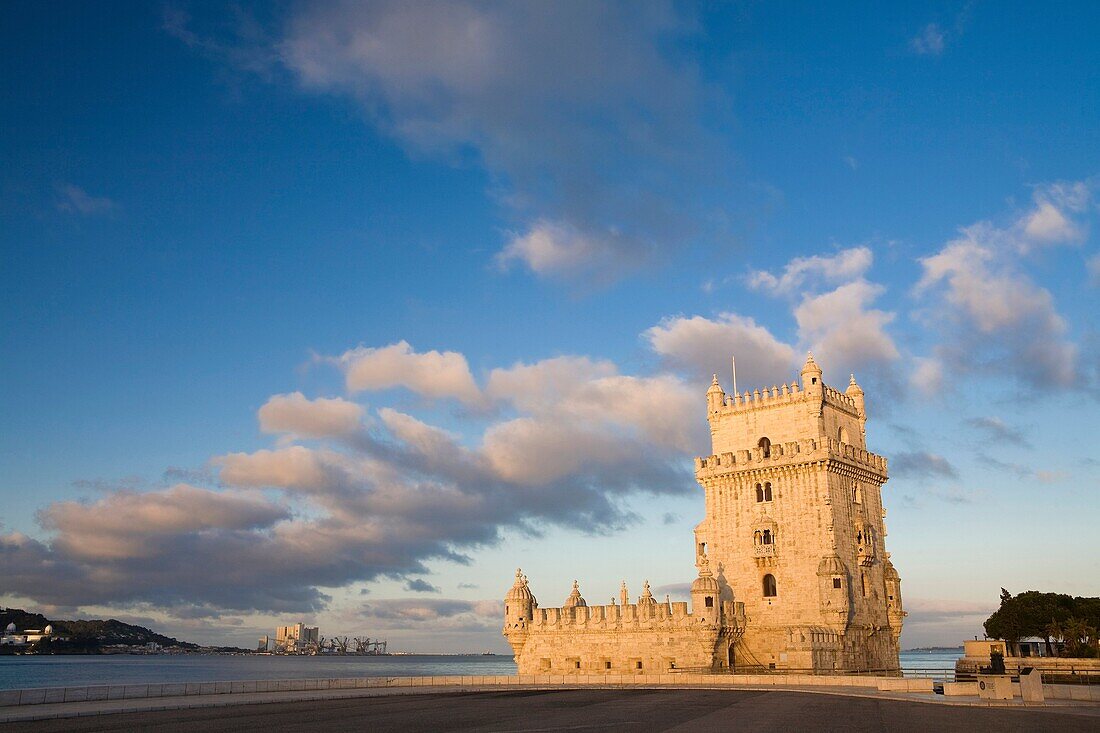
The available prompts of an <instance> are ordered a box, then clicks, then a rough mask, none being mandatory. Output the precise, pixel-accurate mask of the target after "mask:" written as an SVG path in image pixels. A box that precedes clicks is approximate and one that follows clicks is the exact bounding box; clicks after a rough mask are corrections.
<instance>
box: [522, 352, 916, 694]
mask: <svg viewBox="0 0 1100 733" xmlns="http://www.w3.org/2000/svg"><path fill="white" fill-rule="evenodd" d="M801 377H802V379H801V384H799V382H797V381H794V382H791V383H790V384H789V385H788V384H784V385H782V386H781V387H778V386H773V387H771V388H770V389H769V388H764V389H763V390H759V389H758V390H754V391H753V392H751V393H750V392H745V393H744V394H743V395H740V394H736V393H735V394H733V395H729V396H727V395H726V394H725V392H724V391H723V390H722V387H721V385H719V383H718V378H717V376H716V377H715V378H714V381H713V382H712V383H711V385H710V389H708V390H707V394H706V402H707V420H708V422H709V424H710V430H711V454H710V455H709V456H705V457H700V458H696V459H695V469H696V471H695V475H696V479H697V480H698V482H699V484H700V485H701V486H702V487H703V491H704V505H705V508H706V517H705V519H704V520H703V521H702V522H701V523H700V524H699V525H698V526H697V527H696V528H695V550H696V566H697V568H698V577H697V578H696V579H695V582H694V583H693V584H692V587H691V609H690V611H689V609H688V604H687V603H682V602H681V603H670V602H668V601H667V600H666V601H665V602H659V601H657V600H656V599H654V598H653V596H652V594H651V593H650V590H649V585H648V583H647V584H646V586H645V589H644V592H643V594H642V596H641V597H640V598H639V599H638V600H637V602H636V603H630V599H629V595H628V593H627V589H626V584H625V583H624V584H623V588H622V590H621V592H620V603H619V604H615V603H614V602H612V604H611V605H607V606H588V604H587V603H586V602H585V600H584V598H582V597H581V594H580V589H579V585H578V583H576V582H574V583H573V591H572V593H570V595H569V597H568V599H567V600H566V602H565V604H564V605H563V606H562V607H560V608H540V607H539V605H538V602H537V601H536V599H535V597H534V595H533V594H532V593H531V590H530V588H529V586H528V583H527V578H526V577H525V576H524V575H523V573H522V571H518V570H517V571H516V579H515V582H514V584H513V586H512V588H511V589H510V590H509V591H508V594H507V596H506V597H505V601H504V603H505V613H504V617H505V623H504V630H503V633H504V636H505V637H507V639H508V641H509V643H510V644H511V645H512V649H513V651H514V653H515V659H516V664H517V665H518V668H519V673H520V674H554V675H592V674H597V675H610V674H615V675H642V674H655V673H656V674H664V673H667V672H669V671H670V670H685V669H691V670H693V671H737V672H751V671H754V670H757V671H763V670H769V672H770V670H788V671H792V672H794V671H805V672H814V673H822V672H828V673H833V674H843V673H845V672H848V671H874V672H878V673H880V674H887V675H896V674H899V662H898V638H899V636H900V635H901V626H902V621H903V619H904V617H905V611H904V610H903V608H902V603H901V579H900V577H899V575H898V572H897V570H895V569H894V566H893V565H892V564H891V562H890V555H889V553H887V552H886V545H885V537H886V527H885V524H884V521H883V520H884V518H885V516H886V510H885V509H884V507H883V503H882V486H883V484H884V483H886V479H887V465H886V459H885V458H883V457H882V456H878V455H875V454H874V453H870V452H868V451H867V446H866V431H867V411H866V405H865V400H864V394H863V390H862V389H861V388H860V387H859V385H858V384H856V381H855V377H854V376H853V377H852V378H851V380H850V382H849V385H848V388H847V389H846V390H845V391H844V392H840V391H839V390H836V389H833V388H832V387H828V386H826V385H825V384H824V382H823V381H822V372H821V368H820V367H818V365H817V364H816V363H815V362H814V359H813V356H812V355H811V356H809V357H807V359H806V364H805V365H804V366H803V368H802V373H801Z"/></svg>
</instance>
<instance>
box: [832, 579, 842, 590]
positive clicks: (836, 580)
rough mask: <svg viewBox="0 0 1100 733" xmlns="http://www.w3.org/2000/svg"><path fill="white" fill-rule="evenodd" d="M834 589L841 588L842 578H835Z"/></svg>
mask: <svg viewBox="0 0 1100 733" xmlns="http://www.w3.org/2000/svg"><path fill="white" fill-rule="evenodd" d="M833 587H834V588H839V587H840V578H833Z"/></svg>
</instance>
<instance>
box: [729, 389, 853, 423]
mask: <svg viewBox="0 0 1100 733" xmlns="http://www.w3.org/2000/svg"><path fill="white" fill-rule="evenodd" d="M821 386H822V398H823V399H824V402H825V404H828V405H832V406H833V407H838V408H840V409H841V410H844V411H845V412H848V413H851V414H852V415H854V416H858V415H859V407H858V405H857V404H856V401H855V400H854V399H852V398H851V397H849V396H848V395H846V394H845V393H843V392H841V391H840V390H838V389H835V388H833V387H830V386H828V385H824V384H823V385H821ZM812 399H816V395H814V394H812V393H809V392H806V391H805V390H803V389H801V388H800V387H799V386H798V382H791V383H790V384H783V385H778V386H777V385H774V384H773V385H772V386H771V387H766V386H765V387H764V388H763V389H754V390H752V391H751V392H750V391H748V390H746V391H745V392H744V393H743V394H738V393H737V392H734V393H732V394H728V395H725V397H724V398H723V400H722V406H721V408H720V410H719V415H720V416H725V415H733V414H736V413H742V412H752V411H753V410H759V409H764V408H771V407H777V406H780V405H790V404H803V403H806V402H808V401H810V400H812Z"/></svg>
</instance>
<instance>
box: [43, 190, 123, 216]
mask: <svg viewBox="0 0 1100 733" xmlns="http://www.w3.org/2000/svg"><path fill="white" fill-rule="evenodd" d="M57 191H58V194H59V195H60V196H61V200H60V201H58V202H57V208H58V209H60V210H61V211H65V212H68V213H70V214H82V215H84V216H95V215H97V214H109V213H111V212H112V211H114V210H115V209H117V208H118V204H116V203H115V202H114V201H112V200H111V199H109V198H107V197H106V196H92V195H91V194H89V193H88V192H87V191H85V190H84V189H83V188H80V187H79V186H74V185H72V184H71V183H67V184H65V185H63V186H58V189H57Z"/></svg>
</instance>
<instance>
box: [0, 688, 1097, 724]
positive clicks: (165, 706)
mask: <svg viewBox="0 0 1100 733" xmlns="http://www.w3.org/2000/svg"><path fill="white" fill-rule="evenodd" d="M578 689H585V690H587V689H623V690H637V689H645V690H688V689H690V690H700V689H706V690H734V691H735V690H741V691H744V690H753V691H764V692H800V693H807V694H817V695H833V696H841V697H859V698H867V699H874V700H895V701H904V702H918V703H925V704H930V705H943V706H954V707H966V708H976V707H977V708H1007V709H1019V710H1028V711H1032V712H1040V711H1044V710H1047V711H1058V712H1061V713H1070V714H1074V715H1083V716H1089V717H1096V718H1098V719H1100V704H1097V703H1092V702H1081V701H1073V700H1051V701H1047V702H1046V703H1043V704H1035V703H1028V704H1025V703H1024V702H1023V701H1021V700H1005V701H989V700H981V699H979V698H977V697H962V696H960V697H949V698H945V697H944V696H943V695H936V694H930V693H916V692H878V691H875V690H870V689H868V688H866V687H844V686H830V687H807V686H798V685H791V686H778V685H769V686H754V685H743V686H742V685H738V686H731V685H722V686H714V685H706V684H688V685H677V686H672V685H652V686H649V685H646V686H640V685H629V686H627V685H614V684H612V685H597V684H582V685H573V684H554V685H542V684H539V685H508V686H501V685H453V686H436V687H431V688H424V687H374V688H355V689H329V690H299V691H291V692H247V693H227V694H217V695H189V696H179V697H156V698H132V699H123V700H96V701H90V702H87V701H86V702H68V703H45V704H41V705H22V706H14V707H8V708H0V724H4V723H12V722H17V721H28V720H48V719H56V718H74V717H83V716H89V715H104V714H109V713H134V712H152V711H159V710H184V709H189V708H216V707H228V706H236V705H258V704H264V703H285V702H302V701H316V700H338V699H349V698H367V697H385V696H391V695H429V696H430V695H443V694H453V693H459V692H463V693H465V692H506V691H523V690H578Z"/></svg>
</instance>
